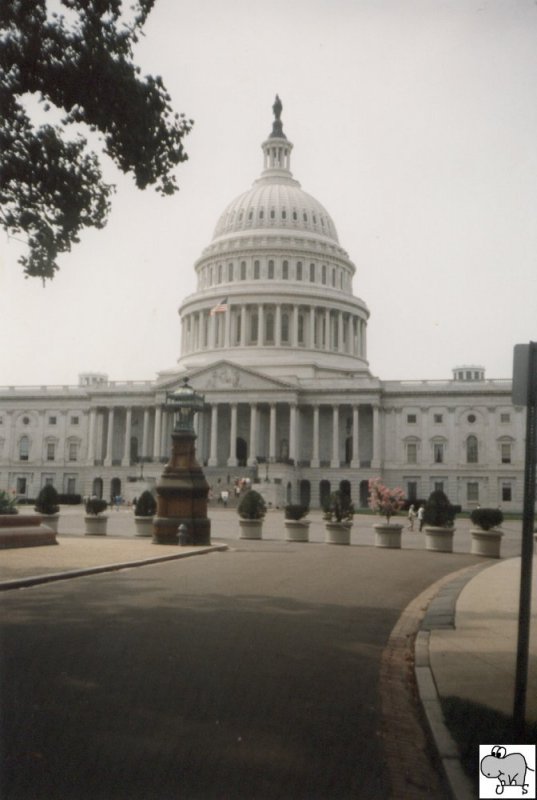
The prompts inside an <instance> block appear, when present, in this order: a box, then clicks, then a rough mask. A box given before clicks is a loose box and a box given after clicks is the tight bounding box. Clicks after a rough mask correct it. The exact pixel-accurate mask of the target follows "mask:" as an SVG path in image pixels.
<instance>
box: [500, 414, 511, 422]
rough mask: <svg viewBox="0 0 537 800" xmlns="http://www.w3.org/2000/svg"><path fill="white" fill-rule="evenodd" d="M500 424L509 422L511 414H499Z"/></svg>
mask: <svg viewBox="0 0 537 800" xmlns="http://www.w3.org/2000/svg"><path fill="white" fill-rule="evenodd" d="M500 422H511V414H500Z"/></svg>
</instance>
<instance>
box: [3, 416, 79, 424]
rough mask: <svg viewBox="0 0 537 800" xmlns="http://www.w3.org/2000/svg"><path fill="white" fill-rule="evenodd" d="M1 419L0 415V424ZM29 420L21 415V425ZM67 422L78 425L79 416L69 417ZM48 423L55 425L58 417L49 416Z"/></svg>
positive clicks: (28, 422)
mask: <svg viewBox="0 0 537 800" xmlns="http://www.w3.org/2000/svg"><path fill="white" fill-rule="evenodd" d="M2 421H3V420H2V418H1V417H0V424H2ZM30 422H31V420H30V417H23V418H22V424H23V425H29V424H30ZM69 422H70V424H71V425H79V424H80V417H71V418H70V420H69ZM48 424H49V425H57V424H58V417H56V416H50V417H49V418H48Z"/></svg>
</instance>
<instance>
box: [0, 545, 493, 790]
mask: <svg viewBox="0 0 537 800" xmlns="http://www.w3.org/2000/svg"><path fill="white" fill-rule="evenodd" d="M230 545H231V548H232V549H230V550H229V551H227V552H221V553H213V554H211V555H208V556H202V557H198V558H190V559H182V560H179V561H173V562H167V563H164V564H159V565H155V566H145V567H138V568H134V569H128V570H123V571H120V572H117V573H108V574H100V575H93V576H88V577H84V578H78V579H73V580H69V581H62V582H58V583H54V584H47V585H42V586H35V587H33V588H28V589H23V590H17V591H11V592H5V593H4V594H3V596H2V597H1V598H0V602H1V603H2V609H1V623H0V632H1V642H0V645H1V656H0V659H1V660H0V676H1V682H2V683H1V701H2V706H3V717H2V729H1V743H2V785H1V787H0V796H1V797H2V798H3V800H15V799H16V800H44V799H45V798H46V800H90V798H91V800H264V798H270V800H336V799H337V798H345V799H347V798H367V799H368V800H369V798H371V799H374V800H376V798H379V800H380V798H382V800H386V798H387V797H389V787H388V779H387V772H386V762H385V756H384V752H383V745H382V740H381V737H380V735H379V730H380V690H379V663H380V658H381V655H382V651H383V649H384V647H385V645H386V642H387V641H388V637H389V635H390V631H391V630H392V628H393V626H394V624H395V623H396V621H397V619H398V618H399V616H400V614H401V612H402V610H403V609H404V608H405V607H406V605H407V604H408V603H409V602H410V601H411V600H412V599H413V598H414V597H415V596H417V595H418V594H419V593H420V592H421V591H423V590H424V589H425V588H426V587H427V586H429V585H430V584H431V583H433V582H434V581H435V580H437V579H438V578H440V577H441V576H443V575H445V574H447V573H450V572H453V571H455V570H458V569H461V568H462V567H464V566H467V565H469V564H473V563H479V562H480V559H478V558H476V557H474V556H470V555H468V554H461V553H455V554H438V553H430V552H427V551H425V550H412V549H407V550H393V551H392V550H379V549H375V548H371V547H333V546H332V547H330V546H327V545H323V544H312V543H310V544H306V545H300V544H295V545H292V544H287V543H285V542H282V541H274V540H272V541H259V542H247V541H240V540H239V541H233V542H230ZM394 735H397V731H394ZM397 800H404V798H398V799H397Z"/></svg>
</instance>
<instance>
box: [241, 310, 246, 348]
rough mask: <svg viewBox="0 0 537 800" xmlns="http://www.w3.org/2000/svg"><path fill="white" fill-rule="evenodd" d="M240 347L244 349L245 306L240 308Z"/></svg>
mask: <svg viewBox="0 0 537 800" xmlns="http://www.w3.org/2000/svg"><path fill="white" fill-rule="evenodd" d="M241 347H246V305H245V304H243V305H242V306H241Z"/></svg>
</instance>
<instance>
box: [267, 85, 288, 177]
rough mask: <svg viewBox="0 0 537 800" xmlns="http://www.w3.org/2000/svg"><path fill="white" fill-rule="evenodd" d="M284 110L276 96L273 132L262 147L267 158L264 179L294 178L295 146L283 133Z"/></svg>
mask: <svg viewBox="0 0 537 800" xmlns="http://www.w3.org/2000/svg"><path fill="white" fill-rule="evenodd" d="M282 109H283V105H282V101H281V100H280V98H279V97H278V95H276V99H275V100H274V104H273V106H272V111H273V113H274V121H273V123H272V132H271V133H270V135H269V137H268V139H266V141H264V142H263V144H262V145H261V147H262V148H263V153H264V156H265V158H264V165H263V167H264V168H263V173H262V177H266V176H271V175H278V176H280V177H283V176H287V177H292V173H291V150H292V149H293V145H292V144H291V142H289V141H288V139H287V136H286V135H285V133H284V132H283V123H282V121H281V119H280V117H281V113H282Z"/></svg>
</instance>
